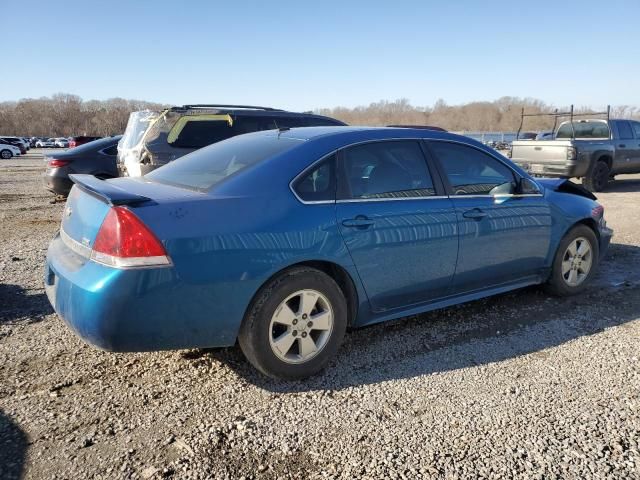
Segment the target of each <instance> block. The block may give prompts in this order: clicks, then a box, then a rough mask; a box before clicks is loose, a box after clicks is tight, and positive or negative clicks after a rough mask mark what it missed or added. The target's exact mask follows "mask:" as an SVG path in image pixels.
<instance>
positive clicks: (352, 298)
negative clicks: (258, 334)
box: [242, 260, 359, 327]
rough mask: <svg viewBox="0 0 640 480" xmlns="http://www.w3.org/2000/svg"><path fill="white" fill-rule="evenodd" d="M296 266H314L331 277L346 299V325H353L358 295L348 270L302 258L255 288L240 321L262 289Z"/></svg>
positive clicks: (329, 263) (356, 313) (326, 261)
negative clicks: (302, 259)
mask: <svg viewBox="0 0 640 480" xmlns="http://www.w3.org/2000/svg"><path fill="white" fill-rule="evenodd" d="M296 267H310V268H315V269H316V270H320V271H321V272H323V273H325V274H326V275H328V276H329V277H331V278H332V279H333V280H334V281H335V282H336V283H337V284H338V287H339V288H340V290H341V291H342V293H343V295H344V297H345V299H346V301H347V327H351V326H353V325H354V324H355V320H356V317H357V315H358V305H359V301H358V299H359V295H358V290H357V288H356V284H355V283H354V280H353V278H352V277H351V274H349V272H348V271H347V270H346V269H345V268H344V267H343V266H341V265H339V264H338V263H335V262H331V261H328V260H304V261H300V262H297V263H292V264H290V265H287V266H286V267H283V268H281V269H280V270H278V271H276V272H274V273H273V274H272V275H270V276H269V277H268V278H267V279H265V281H264V282H262V284H261V285H260V286H259V287H258V288H257V289H256V291H255V293H254V294H253V296H252V297H251V301H250V302H249V303H248V304H247V307H246V308H245V312H244V315H243V317H242V318H243V320H242V321H243V322H244V319H245V318H247V315H248V314H249V312H250V311H251V308H253V305H254V303H255V301H256V297H258V295H259V294H260V292H261V291H262V289H263V288H264V287H265V286H266V285H268V284H269V283H270V282H271V281H272V280H273V279H275V278H277V277H278V276H279V275H282V274H283V273H284V272H286V271H288V270H291V269H293V268H296Z"/></svg>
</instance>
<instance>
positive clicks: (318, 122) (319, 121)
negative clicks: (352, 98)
mask: <svg viewBox="0 0 640 480" xmlns="http://www.w3.org/2000/svg"><path fill="white" fill-rule="evenodd" d="M305 120H306V122H305V125H304V126H307V127H335V126H339V125H344V123H342V122H340V121H338V120H334V119H333V118H323V117H307V118H306V119H305Z"/></svg>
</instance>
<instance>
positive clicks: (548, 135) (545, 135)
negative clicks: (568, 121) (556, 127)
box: [535, 131, 553, 140]
mask: <svg viewBox="0 0 640 480" xmlns="http://www.w3.org/2000/svg"><path fill="white" fill-rule="evenodd" d="M535 139H536V140H553V132H552V131H548V132H540V133H538V134H537V135H536V138H535Z"/></svg>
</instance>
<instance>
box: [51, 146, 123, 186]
mask: <svg viewBox="0 0 640 480" xmlns="http://www.w3.org/2000/svg"><path fill="white" fill-rule="evenodd" d="M120 138H122V135H118V136H115V137H107V138H102V139H100V140H94V141H93V142H89V143H85V144H84V145H81V146H79V147H76V148H73V149H69V150H66V151H64V152H58V153H54V154H52V155H45V161H46V162H47V170H46V171H45V174H44V177H43V179H44V186H45V188H46V189H47V190H49V191H50V192H53V193H55V194H56V195H62V196H66V195H67V194H68V193H69V190H71V187H72V186H73V182H72V181H71V180H70V179H69V175H70V174H73V173H85V174H90V175H94V176H95V177H97V178H101V179H107V178H114V177H117V176H118V164H117V160H118V141H119V140H120Z"/></svg>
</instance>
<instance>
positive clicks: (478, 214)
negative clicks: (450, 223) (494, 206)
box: [462, 208, 487, 220]
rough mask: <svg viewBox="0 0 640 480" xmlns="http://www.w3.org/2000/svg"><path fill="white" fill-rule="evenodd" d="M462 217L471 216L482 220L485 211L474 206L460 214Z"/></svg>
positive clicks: (485, 213)
mask: <svg viewBox="0 0 640 480" xmlns="http://www.w3.org/2000/svg"><path fill="white" fill-rule="evenodd" d="M462 216H463V217H464V218H473V219H474V220H482V219H483V218H484V217H486V216H487V212H483V211H482V210H480V209H479V208H474V209H473V210H467V211H466V212H464V213H463V214H462Z"/></svg>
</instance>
